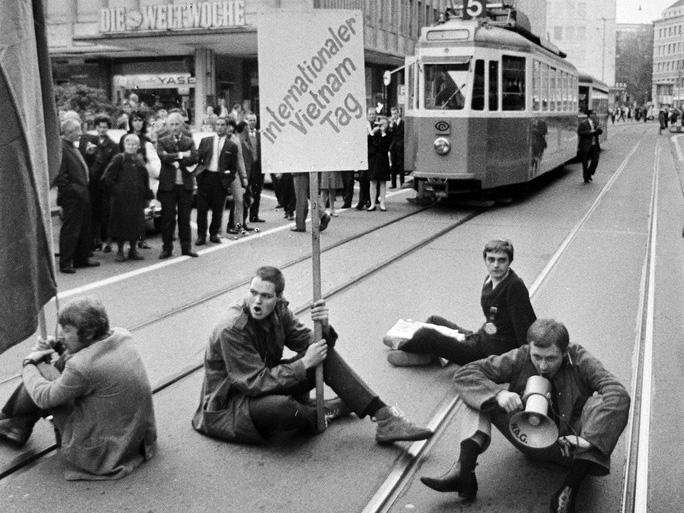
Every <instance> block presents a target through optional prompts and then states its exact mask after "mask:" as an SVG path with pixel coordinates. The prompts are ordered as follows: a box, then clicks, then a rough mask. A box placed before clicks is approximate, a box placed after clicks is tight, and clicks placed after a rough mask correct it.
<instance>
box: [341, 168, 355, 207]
mask: <svg viewBox="0 0 684 513" xmlns="http://www.w3.org/2000/svg"><path fill="white" fill-rule="evenodd" d="M341 175H342V201H343V203H342V208H349V207H351V204H352V201H353V200H354V171H342V173H341Z"/></svg>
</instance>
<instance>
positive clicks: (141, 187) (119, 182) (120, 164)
mask: <svg viewBox="0 0 684 513" xmlns="http://www.w3.org/2000/svg"><path fill="white" fill-rule="evenodd" d="M123 146H124V151H123V153H119V154H118V155H116V156H115V157H114V158H113V159H112V162H111V163H110V164H109V166H107V169H106V170H105V172H104V174H103V175H102V180H103V181H104V182H105V184H106V185H107V190H108V191H109V194H110V197H111V213H110V215H109V234H110V235H111V237H112V239H114V240H116V245H117V252H116V258H115V259H116V261H117V262H125V261H126V256H125V255H124V243H125V242H126V241H128V243H129V249H128V259H129V260H143V256H142V255H140V254H139V253H138V250H137V242H138V240H139V239H140V237H141V235H142V233H143V232H144V231H145V206H146V205H147V203H148V202H149V201H150V200H151V199H152V191H151V190H150V183H149V175H148V173H147V168H146V167H145V161H144V160H143V157H142V156H141V155H140V154H139V153H138V150H139V149H140V138H139V137H138V136H137V135H135V134H127V135H125V136H124V138H123Z"/></svg>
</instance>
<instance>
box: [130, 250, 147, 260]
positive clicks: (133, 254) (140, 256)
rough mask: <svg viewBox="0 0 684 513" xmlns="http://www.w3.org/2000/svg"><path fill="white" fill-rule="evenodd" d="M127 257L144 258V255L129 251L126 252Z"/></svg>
mask: <svg viewBox="0 0 684 513" xmlns="http://www.w3.org/2000/svg"><path fill="white" fill-rule="evenodd" d="M128 259H129V260H145V257H144V256H142V255H141V254H139V253H138V252H137V251H129V252H128Z"/></svg>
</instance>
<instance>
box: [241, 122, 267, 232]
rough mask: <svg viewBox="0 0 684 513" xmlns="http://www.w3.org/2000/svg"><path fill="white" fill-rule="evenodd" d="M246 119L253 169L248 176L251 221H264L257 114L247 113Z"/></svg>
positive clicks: (262, 179) (247, 139)
mask: <svg viewBox="0 0 684 513" xmlns="http://www.w3.org/2000/svg"><path fill="white" fill-rule="evenodd" d="M246 119H247V124H248V125H249V134H248V137H246V138H245V145H246V146H247V149H248V150H249V152H250V153H251V157H252V169H251V172H250V175H249V176H248V177H247V180H248V181H249V188H250V190H251V192H252V204H251V205H250V207H249V222H250V223H264V222H265V221H264V220H263V219H261V218H260V217H259V205H260V204H261V190H262V189H263V187H264V175H263V174H262V173H261V137H260V135H259V132H258V130H257V128H256V125H257V117H256V114H254V113H253V112H250V113H249V114H247V118H246Z"/></svg>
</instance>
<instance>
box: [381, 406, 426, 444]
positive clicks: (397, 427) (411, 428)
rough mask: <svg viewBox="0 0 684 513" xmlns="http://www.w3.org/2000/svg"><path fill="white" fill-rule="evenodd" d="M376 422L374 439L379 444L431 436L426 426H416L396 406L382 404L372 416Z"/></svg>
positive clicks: (422, 438) (423, 438) (410, 440)
mask: <svg viewBox="0 0 684 513" xmlns="http://www.w3.org/2000/svg"><path fill="white" fill-rule="evenodd" d="M372 420H373V422H375V423H377V428H376V430H375V441H376V442H378V443H379V444H391V443H393V442H413V441H416V440H425V439H427V438H430V437H431V436H432V431H431V430H429V429H428V428H424V427H420V426H416V425H415V424H414V423H413V422H411V421H410V420H408V419H407V418H406V416H405V415H404V414H403V413H402V412H401V411H399V409H398V408H394V407H392V408H390V407H388V406H383V407H382V408H380V409H379V410H378V411H377V412H376V413H375V416H374V417H373V418H372Z"/></svg>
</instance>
